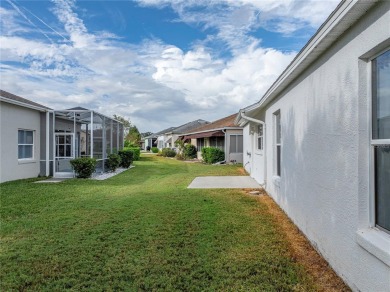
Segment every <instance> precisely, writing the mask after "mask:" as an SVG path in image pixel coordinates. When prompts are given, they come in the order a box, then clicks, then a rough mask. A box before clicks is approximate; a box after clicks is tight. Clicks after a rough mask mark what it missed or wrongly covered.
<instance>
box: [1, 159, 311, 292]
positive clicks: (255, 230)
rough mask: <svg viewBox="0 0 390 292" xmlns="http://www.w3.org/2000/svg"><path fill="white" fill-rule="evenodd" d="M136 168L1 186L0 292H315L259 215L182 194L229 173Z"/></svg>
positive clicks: (253, 207) (234, 204) (254, 203)
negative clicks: (98, 177) (197, 181)
mask: <svg viewBox="0 0 390 292" xmlns="http://www.w3.org/2000/svg"><path fill="white" fill-rule="evenodd" d="M135 165H136V167H135V168H133V169H130V170H128V171H125V172H123V173H122V174H120V175H117V176H115V177H113V178H111V179H108V180H105V181H92V180H76V179H73V180H68V181H65V182H63V183H59V184H35V183H32V181H34V180H22V181H16V182H10V183H4V184H1V185H0V188H1V241H2V242H1V249H0V259H1V260H0V264H1V278H0V282H1V290H2V291H9V290H34V291H42V290H46V291H49V290H50V291H53V290H64V289H71V290H93V291H100V290H128V291H138V290H168V291H179V290H180V291H200V290H234V291H237V290H243V291H250V290H256V291H291V290H301V291H313V290H316V287H315V286H314V283H313V280H312V279H311V278H310V277H309V276H308V275H307V274H306V273H305V272H304V269H303V268H302V266H300V265H299V264H298V263H296V262H294V260H293V259H291V258H290V256H289V254H288V251H287V249H288V246H287V244H288V243H287V242H286V239H285V237H284V235H283V234H282V233H281V232H279V231H278V228H277V225H276V222H275V219H274V218H273V217H272V215H270V214H269V213H268V211H267V207H266V206H265V205H263V204H261V203H260V202H259V201H258V200H256V199H255V198H253V197H250V196H248V195H245V194H244V193H243V192H242V191H239V190H196V189H190V190H189V189H186V187H187V186H188V184H189V183H190V182H191V181H192V179H193V178H195V177H196V176H205V175H239V174H240V173H241V172H240V169H239V167H238V166H207V165H202V164H194V163H185V162H181V161H176V160H172V159H166V158H160V157H156V156H148V157H142V158H141V161H138V162H136V163H135Z"/></svg>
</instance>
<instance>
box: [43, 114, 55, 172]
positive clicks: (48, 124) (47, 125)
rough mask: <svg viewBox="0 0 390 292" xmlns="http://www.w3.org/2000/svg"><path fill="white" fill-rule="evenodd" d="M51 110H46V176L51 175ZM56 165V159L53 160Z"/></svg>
mask: <svg viewBox="0 0 390 292" xmlns="http://www.w3.org/2000/svg"><path fill="white" fill-rule="evenodd" d="M49 148H50V112H49V111H47V112H46V174H45V175H46V176H49V175H50V169H49V168H50V157H49V155H50V149H49ZM53 167H54V161H53Z"/></svg>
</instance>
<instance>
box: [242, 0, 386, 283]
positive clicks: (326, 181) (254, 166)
mask: <svg viewBox="0 0 390 292" xmlns="http://www.w3.org/2000/svg"><path fill="white" fill-rule="evenodd" d="M236 123H237V124H238V125H240V126H243V127H244V132H243V133H244V166H245V169H246V170H247V171H248V172H249V173H250V175H251V176H252V177H253V178H255V179H256V180H257V181H258V182H259V183H260V184H262V185H263V186H264V188H265V190H266V191H267V192H268V194H269V195H270V196H272V198H273V199H274V200H275V201H276V202H277V203H278V204H279V205H280V206H281V208H282V209H283V210H284V211H285V212H286V213H287V214H288V216H289V217H290V218H291V219H292V221H293V222H294V223H295V224H296V225H297V226H298V227H299V229H300V230H301V231H302V232H303V233H304V234H305V235H306V236H307V238H308V239H309V240H310V241H311V242H312V243H313V245H314V246H315V247H316V248H317V249H318V251H319V252H320V253H321V254H322V255H323V256H324V257H325V259H326V260H327V261H328V262H329V264H330V265H331V266H332V267H333V269H334V270H335V271H336V272H337V273H338V274H339V275H340V276H341V277H342V278H343V279H344V280H345V281H346V283H347V284H348V285H349V286H350V287H351V288H352V290H353V291H390V1H361V0H354V1H342V2H341V3H340V4H339V6H338V7H337V8H336V10H335V11H334V12H333V13H332V14H331V15H330V16H329V18H328V19H327V20H326V21H325V23H324V24H323V25H322V26H321V27H320V28H319V30H318V31H317V33H316V34H315V35H314V36H313V37H312V38H311V39H310V41H309V42H308V43H307V44H306V45H305V47H304V48H303V49H302V50H301V51H300V53H299V54H298V55H297V56H296V57H295V59H294V60H293V61H292V63H291V64H290V65H289V66H288V67H287V68H286V69H285V70H284V72H283V73H282V74H281V75H280V76H279V78H278V79H277V80H276V81H275V83H274V84H273V85H272V86H271V87H270V88H269V89H268V91H267V92H266V93H265V95H264V96H263V97H262V98H261V99H260V101H259V102H257V103H256V104H253V105H250V106H248V107H246V108H244V109H242V110H240V112H239V114H238V116H237V119H236Z"/></svg>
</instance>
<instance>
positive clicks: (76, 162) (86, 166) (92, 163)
mask: <svg viewBox="0 0 390 292" xmlns="http://www.w3.org/2000/svg"><path fill="white" fill-rule="evenodd" d="M96 163H97V161H96V159H95V158H91V157H80V158H76V159H72V160H71V161H70V165H71V166H72V168H73V170H74V171H75V173H76V177H77V178H89V177H91V175H92V173H94V172H95V167H96Z"/></svg>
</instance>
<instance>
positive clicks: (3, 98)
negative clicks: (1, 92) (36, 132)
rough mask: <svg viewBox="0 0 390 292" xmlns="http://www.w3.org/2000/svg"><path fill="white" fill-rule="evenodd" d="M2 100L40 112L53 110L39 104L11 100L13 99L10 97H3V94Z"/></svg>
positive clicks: (0, 97) (0, 99) (0, 98)
mask: <svg viewBox="0 0 390 292" xmlns="http://www.w3.org/2000/svg"><path fill="white" fill-rule="evenodd" d="M0 101H4V102H7V103H10V104H14V105H18V106H22V107H25V108H29V109H33V110H37V111H40V112H48V111H51V109H49V108H43V107H39V106H35V105H30V104H26V103H24V102H20V101H16V100H11V99H8V98H5V97H2V96H0Z"/></svg>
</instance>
